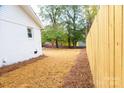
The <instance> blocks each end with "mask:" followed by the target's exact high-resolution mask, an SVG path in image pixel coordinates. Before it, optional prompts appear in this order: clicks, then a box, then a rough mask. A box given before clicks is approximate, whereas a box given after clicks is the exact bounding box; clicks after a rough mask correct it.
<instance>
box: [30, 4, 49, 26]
mask: <svg viewBox="0 0 124 93" xmlns="http://www.w3.org/2000/svg"><path fill="white" fill-rule="evenodd" d="M31 7H32V8H33V10H34V12H35V13H36V14H37V16H38V17H39V18H40V20H41V23H42V25H43V27H45V26H46V25H49V22H48V21H43V20H42V18H41V17H40V16H39V13H40V9H39V8H38V7H37V5H31Z"/></svg>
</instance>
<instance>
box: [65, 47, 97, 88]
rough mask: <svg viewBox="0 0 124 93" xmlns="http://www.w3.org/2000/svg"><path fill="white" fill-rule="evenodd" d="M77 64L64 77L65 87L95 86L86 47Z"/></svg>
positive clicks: (82, 50)
mask: <svg viewBox="0 0 124 93" xmlns="http://www.w3.org/2000/svg"><path fill="white" fill-rule="evenodd" d="M76 62H77V63H76V65H75V66H73V67H72V69H71V71H70V72H69V74H68V75H67V76H66V77H65V78H64V84H63V87H64V88H94V87H95V86H94V84H93V79H92V74H91V71H90V66H89V62H88V58H87V54H86V49H81V52H80V54H79V55H78V57H77V60H76Z"/></svg>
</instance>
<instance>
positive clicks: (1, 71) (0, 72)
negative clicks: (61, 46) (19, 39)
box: [0, 55, 46, 76]
mask: <svg viewBox="0 0 124 93" xmlns="http://www.w3.org/2000/svg"><path fill="white" fill-rule="evenodd" d="M45 57H46V56H44V55H43V56H39V57H36V58H32V59H29V60H26V61H23V62H18V63H15V64H12V65H7V66H4V67H1V68H0V76H2V75H3V74H5V73H8V72H10V71H13V70H15V69H18V68H20V67H22V66H26V65H28V64H31V63H33V62H36V61H37V60H41V59H42V58H45Z"/></svg>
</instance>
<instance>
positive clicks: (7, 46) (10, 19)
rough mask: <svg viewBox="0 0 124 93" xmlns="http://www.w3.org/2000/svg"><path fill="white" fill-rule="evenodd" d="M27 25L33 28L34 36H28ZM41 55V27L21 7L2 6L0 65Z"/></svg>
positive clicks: (0, 14) (0, 17)
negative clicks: (35, 52)
mask: <svg viewBox="0 0 124 93" xmlns="http://www.w3.org/2000/svg"><path fill="white" fill-rule="evenodd" d="M27 27H31V28H32V31H33V38H28V35H27ZM36 50H37V51H38V53H37V54H34V51H36ZM40 55H42V48H41V33H40V28H39V27H38V26H37V25H36V24H35V23H34V22H33V20H32V19H31V18H30V17H29V16H28V15H27V14H26V13H25V12H24V11H23V10H21V8H20V7H18V6H2V7H0V67H2V66H4V65H9V64H13V63H17V62H21V61H24V60H28V59H30V58H34V57H38V56H40ZM4 61H5V62H4Z"/></svg>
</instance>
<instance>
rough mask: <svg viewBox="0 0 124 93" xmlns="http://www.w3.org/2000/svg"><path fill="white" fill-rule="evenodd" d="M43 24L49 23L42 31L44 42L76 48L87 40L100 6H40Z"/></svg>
mask: <svg viewBox="0 0 124 93" xmlns="http://www.w3.org/2000/svg"><path fill="white" fill-rule="evenodd" d="M39 8H40V16H41V17H42V20H43V22H46V23H48V25H47V26H45V28H44V31H42V42H43V44H44V43H45V42H51V43H55V44H56V47H58V45H59V44H66V45H67V43H68V46H70V45H71V44H73V46H76V43H77V42H78V41H84V42H85V40H86V36H87V33H88V31H89V29H90V27H91V24H92V22H93V19H94V17H95V15H96V14H97V12H98V9H99V7H98V6H80V5H63V6H61V5H47V6H39Z"/></svg>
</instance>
